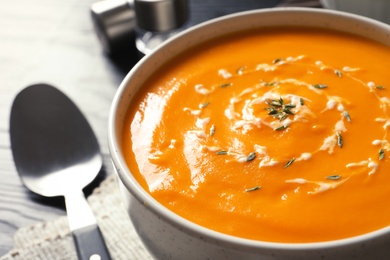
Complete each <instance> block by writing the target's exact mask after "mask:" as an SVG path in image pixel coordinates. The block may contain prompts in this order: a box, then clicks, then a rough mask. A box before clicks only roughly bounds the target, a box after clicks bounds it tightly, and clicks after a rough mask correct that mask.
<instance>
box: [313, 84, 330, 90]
mask: <svg viewBox="0 0 390 260" xmlns="http://www.w3.org/2000/svg"><path fill="white" fill-rule="evenodd" d="M313 87H315V88H318V89H324V88H327V87H328V86H327V85H325V84H314V85H313Z"/></svg>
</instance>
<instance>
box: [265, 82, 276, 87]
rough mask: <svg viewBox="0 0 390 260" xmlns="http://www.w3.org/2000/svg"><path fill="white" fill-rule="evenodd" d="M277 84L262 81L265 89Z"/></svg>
mask: <svg viewBox="0 0 390 260" xmlns="http://www.w3.org/2000/svg"><path fill="white" fill-rule="evenodd" d="M278 84H279V82H278V81H271V82H265V81H263V86H266V87H273V86H276V85H278Z"/></svg>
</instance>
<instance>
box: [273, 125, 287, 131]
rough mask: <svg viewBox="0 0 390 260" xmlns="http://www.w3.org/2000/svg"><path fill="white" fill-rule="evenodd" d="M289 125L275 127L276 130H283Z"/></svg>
mask: <svg viewBox="0 0 390 260" xmlns="http://www.w3.org/2000/svg"><path fill="white" fill-rule="evenodd" d="M287 127H288V125H282V126H279V127H276V128H274V130H275V131H282V130H284V129H286V128H287Z"/></svg>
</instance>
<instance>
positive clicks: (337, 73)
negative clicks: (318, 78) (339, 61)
mask: <svg viewBox="0 0 390 260" xmlns="http://www.w3.org/2000/svg"><path fill="white" fill-rule="evenodd" d="M334 73H335V74H336V75H337V77H339V78H341V77H342V76H343V74H341V71H339V70H335V71H334Z"/></svg>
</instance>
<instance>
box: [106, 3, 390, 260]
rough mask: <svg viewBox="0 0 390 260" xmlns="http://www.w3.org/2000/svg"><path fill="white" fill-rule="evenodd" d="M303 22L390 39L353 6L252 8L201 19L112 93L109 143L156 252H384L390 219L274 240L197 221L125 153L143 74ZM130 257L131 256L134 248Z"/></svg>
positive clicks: (241, 255)
mask: <svg viewBox="0 0 390 260" xmlns="http://www.w3.org/2000/svg"><path fill="white" fill-rule="evenodd" d="M285 25H293V26H302V27H307V26H310V27H319V28H328V29H335V30H339V31H343V32H349V33H355V34H358V35H362V36H365V37H368V38H371V39H375V40H376V41H379V42H382V43H384V44H386V45H390V26H388V25H386V24H383V23H380V22H377V21H375V20H371V19H368V18H364V17H360V16H357V15H353V14H348V13H343V12H338V11H332V10H324V9H308V8H276V9H262V10H254V11H248V12H243V13H238V14H233V15H229V16H226V17H222V18H218V19H215V20H212V21H209V22H206V23H203V24H201V25H199V26H195V27H193V28H191V29H189V30H187V31H185V32H183V33H181V34H179V35H177V36H175V37H174V38H171V39H170V40H168V41H167V42H165V43H164V44H163V45H161V46H160V47H159V48H157V49H156V50H155V51H153V52H152V53H151V54H149V55H147V56H145V57H144V58H143V59H142V60H141V61H140V62H139V63H138V64H137V65H136V66H135V67H134V68H133V69H132V70H131V71H130V72H129V73H128V75H127V76H126V77H125V79H124V80H123V82H122V84H121V85H120V87H119V89H118V91H117V94H116V96H115V98H114V100H113V104H112V108H111V112H110V119H109V148H110V153H111V156H112V161H113V164H114V167H115V170H116V173H117V176H118V182H119V185H120V187H121V189H122V194H123V199H124V202H125V205H126V207H127V211H128V214H129V216H130V219H131V221H132V222H133V224H134V227H135V229H136V231H137V233H138V235H139V237H140V238H141V240H142V241H143V243H144V245H145V246H146V248H147V249H148V250H149V252H150V253H151V254H152V255H153V256H154V257H155V258H157V259H180V260H182V259H186V260H189V259H246V260H249V259H310V260H313V259H343V260H346V259H386V257H388V256H389V255H390V246H389V245H390V227H386V228H383V229H381V230H377V231H375V232H371V233H368V234H364V235H360V236H356V237H352V238H347V239H342V240H336V241H328V242H316V243H295V244H293V243H270V242H263V241H254V240H248V239H242V238H238V237H233V236H229V235H225V234H222V233H218V232H215V231H212V230H209V229H206V228H204V227H201V226H199V225H196V224H194V223H192V222H190V221H188V220H186V219H184V218H182V217H180V216H178V215H176V214H174V213H173V212H171V211H169V210H168V209H166V208H164V207H163V206H162V205H161V204H159V203H158V202H157V201H156V200H154V199H153V198H152V197H151V196H150V195H149V194H148V193H147V192H145V190H144V189H143V188H142V187H141V185H140V184H138V183H137V181H136V180H135V178H134V177H133V176H132V174H131V172H130V170H129V168H128V167H127V165H126V162H125V160H124V157H123V155H122V148H121V135H122V134H121V132H122V127H123V121H124V118H125V114H126V111H127V109H128V107H129V105H130V104H131V102H132V99H133V97H134V95H135V94H136V93H137V91H138V89H139V88H140V87H141V86H142V85H143V83H144V82H145V80H146V79H147V78H148V77H149V76H150V75H151V74H153V73H154V72H155V71H156V70H157V69H158V68H159V67H161V66H164V64H165V63H166V61H167V60H169V59H171V58H172V57H175V56H176V55H180V53H182V52H184V51H185V50H187V49H188V48H191V47H193V46H194V45H197V44H200V43H202V42H204V41H208V40H210V39H213V38H216V37H220V36H222V35H226V34H231V33H235V32H240V31H243V30H247V29H252V28H261V27H273V26H285ZM129 257H130V256H129Z"/></svg>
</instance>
